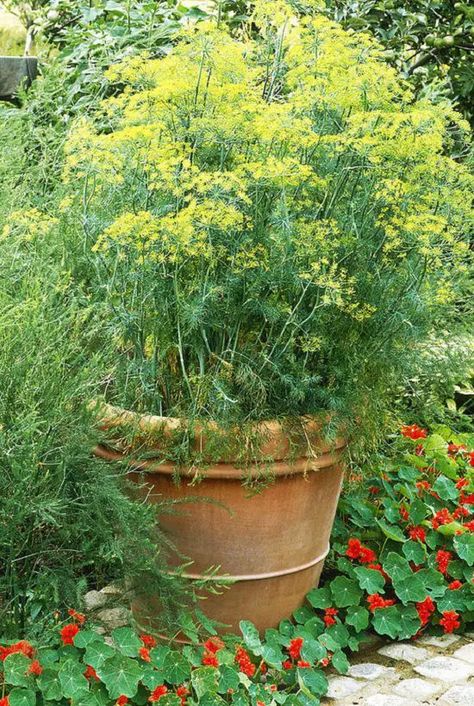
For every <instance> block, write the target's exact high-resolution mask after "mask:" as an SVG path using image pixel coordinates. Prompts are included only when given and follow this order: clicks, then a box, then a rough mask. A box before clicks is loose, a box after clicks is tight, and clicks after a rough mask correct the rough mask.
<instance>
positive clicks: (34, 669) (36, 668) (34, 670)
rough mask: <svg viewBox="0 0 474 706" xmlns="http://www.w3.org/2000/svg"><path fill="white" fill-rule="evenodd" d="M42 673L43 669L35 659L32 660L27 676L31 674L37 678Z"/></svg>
mask: <svg viewBox="0 0 474 706" xmlns="http://www.w3.org/2000/svg"><path fill="white" fill-rule="evenodd" d="M42 672H43V667H42V666H41V664H40V663H39V662H38V660H37V659H34V660H33V661H32V663H31V664H30V666H29V667H28V674H33V675H34V676H35V677H39V675H40V674H42Z"/></svg>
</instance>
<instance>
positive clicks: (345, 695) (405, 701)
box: [322, 633, 474, 706]
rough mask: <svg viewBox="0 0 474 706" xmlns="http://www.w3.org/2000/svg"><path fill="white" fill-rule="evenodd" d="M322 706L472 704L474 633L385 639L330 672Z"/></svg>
mask: <svg viewBox="0 0 474 706" xmlns="http://www.w3.org/2000/svg"><path fill="white" fill-rule="evenodd" d="M322 703H323V704H325V705H327V706H427V705H436V706H458V705H459V706H460V705H462V706H474V633H467V634H466V635H464V636H460V635H443V636H441V637H429V636H427V637H423V638H421V639H420V640H417V641H416V643H413V642H391V643H388V644H386V645H384V646H382V647H380V645H379V646H378V647H377V648H375V649H374V651H372V652H366V653H364V654H363V655H359V661H356V660H353V663H352V665H351V668H350V670H349V673H348V674H347V676H339V675H331V676H330V677H329V691H328V694H327V696H326V698H325V699H323V701H322Z"/></svg>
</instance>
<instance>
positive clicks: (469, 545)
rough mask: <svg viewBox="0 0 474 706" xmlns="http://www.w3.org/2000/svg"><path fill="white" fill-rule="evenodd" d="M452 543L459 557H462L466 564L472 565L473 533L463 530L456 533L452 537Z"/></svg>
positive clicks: (473, 554) (473, 561)
mask: <svg viewBox="0 0 474 706" xmlns="http://www.w3.org/2000/svg"><path fill="white" fill-rule="evenodd" d="M453 543H454V548H455V549H456V551H457V553H458V556H459V558H460V559H463V560H464V561H465V562H466V564H467V565H468V566H472V565H473V564H474V534H471V533H470V532H465V533H464V534H460V535H457V536H456V537H454V540H453Z"/></svg>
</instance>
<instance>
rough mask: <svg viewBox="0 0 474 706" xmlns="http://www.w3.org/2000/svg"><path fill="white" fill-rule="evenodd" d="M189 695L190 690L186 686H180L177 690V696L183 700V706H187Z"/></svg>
mask: <svg viewBox="0 0 474 706" xmlns="http://www.w3.org/2000/svg"><path fill="white" fill-rule="evenodd" d="M189 693H190V692H189V689H188V687H187V686H186V685H185V684H183V685H182V686H178V688H177V689H176V696H179V698H180V699H181V706H186V697H187V696H189Z"/></svg>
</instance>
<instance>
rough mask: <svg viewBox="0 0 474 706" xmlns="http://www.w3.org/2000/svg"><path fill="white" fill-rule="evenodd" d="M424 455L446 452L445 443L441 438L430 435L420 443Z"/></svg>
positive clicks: (437, 435) (446, 445)
mask: <svg viewBox="0 0 474 706" xmlns="http://www.w3.org/2000/svg"><path fill="white" fill-rule="evenodd" d="M422 443H423V446H424V449H425V453H427V454H429V453H434V452H436V451H444V452H445V451H446V449H447V447H448V444H447V443H446V441H445V440H444V439H443V437H442V436H440V435H439V434H430V435H429V436H428V437H427V438H426V439H424V441H423V442H422Z"/></svg>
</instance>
